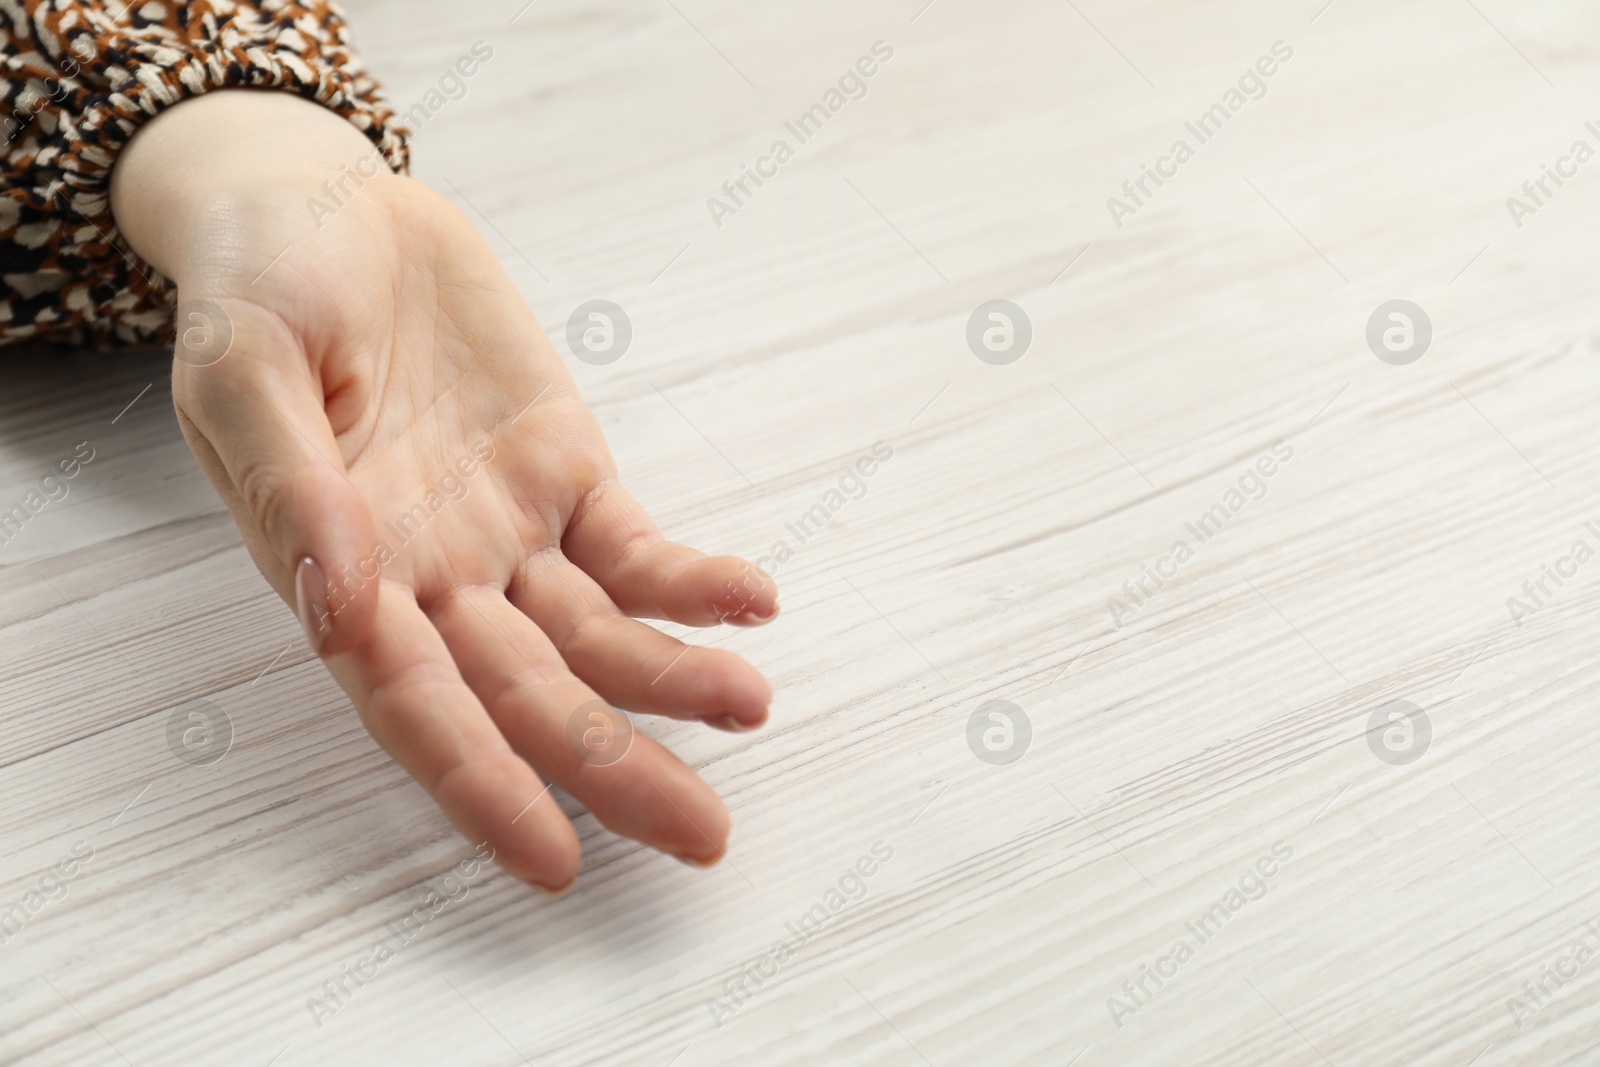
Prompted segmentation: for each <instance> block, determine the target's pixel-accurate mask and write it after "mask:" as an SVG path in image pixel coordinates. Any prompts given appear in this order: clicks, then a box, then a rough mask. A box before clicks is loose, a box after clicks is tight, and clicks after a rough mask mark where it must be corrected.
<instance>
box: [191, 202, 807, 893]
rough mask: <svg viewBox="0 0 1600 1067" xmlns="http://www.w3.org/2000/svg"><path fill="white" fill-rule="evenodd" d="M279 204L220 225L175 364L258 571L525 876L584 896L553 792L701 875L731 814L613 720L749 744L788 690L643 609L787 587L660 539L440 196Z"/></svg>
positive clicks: (209, 242)
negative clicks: (747, 732)
mask: <svg viewBox="0 0 1600 1067" xmlns="http://www.w3.org/2000/svg"><path fill="white" fill-rule="evenodd" d="M281 201H282V202H281V203H276V202H274V200H273V198H272V197H270V196H256V197H251V198H248V199H239V200H236V201H234V202H232V203H229V204H226V205H224V206H223V207H222V208H221V209H219V210H217V211H215V212H213V213H212V215H211V217H210V218H209V220H208V222H207V224H206V229H205V241H204V247H205V248H206V249H207V250H208V251H207V252H206V254H205V256H204V258H203V265H202V266H201V267H200V268H198V269H191V270H189V271H188V273H187V277H185V278H184V279H182V282H183V285H182V289H181V291H180V294H179V295H180V306H179V317H178V324H177V325H178V329H179V342H178V345H177V359H176V360H175V362H174V373H173V393H174V398H175V401H176V406H177V409H178V413H179V417H180V422H181V424H182V426H183V429H184V433H185V436H186V437H187V438H188V440H189V442H190V445H191V447H192V448H193V449H194V451H195V454H196V456H197V457H198V458H199V459H200V461H201V464H202V466H203V467H204V468H205V470H206V472H207V475H208V476H209V477H210V478H211V481H212V483H213V484H214V485H215V486H216V488H217V490H218V492H219V493H220V494H221V495H222V497H223V499H224V501H226V502H227V504H228V506H229V508H230V509H231V510H232V512H233V514H234V517H235V519H236V520H237V521H238V524H239V528H240V530H241V531H242V532H243V534H244V537H245V540H246V543H247V544H248V546H249V548H250V551H251V554H252V556H253V557H254V559H255V561H256V563H257V565H258V566H259V567H260V568H261V571H262V573H263V574H264V575H265V576H266V577H267V580H268V581H269V582H271V583H272V584H273V586H274V587H275V588H276V589H277V590H278V592H279V593H280V594H281V595H283V597H284V598H285V599H286V600H287V601H289V602H290V603H291V604H293V605H296V607H297V610H298V611H299V612H300V615H301V619H302V622H303V623H304V624H305V625H306V626H307V630H308V634H309V636H310V637H311V639H312V642H313V645H314V646H316V647H317V648H318V650H319V652H320V653H321V654H322V655H323V656H324V657H325V658H326V661H327V664H328V667H329V669H330V670H331V671H332V673H333V675H334V676H335V677H336V678H337V679H338V681H339V683H340V684H341V685H342V686H343V687H344V689H345V691H346V692H347V693H348V694H349V695H350V697H351V699H352V700H353V701H354V703H355V705H356V707H357V709H358V710H359V711H360V713H361V716H362V719H363V721H364V722H365V723H366V725H367V728H368V729H369V730H370V731H371V732H372V734H373V736H374V737H375V738H376V739H377V740H378V742H379V743H380V744H382V745H383V747H384V748H385V749H387V750H388V751H389V752H390V753H391V754H392V755H393V756H394V758H395V759H396V760H397V761H399V762H400V763H401V764H402V765H403V766H404V767H405V768H406V770H407V771H409V772H410V773H411V774H412V775H413V776H414V777H415V778H416V779H417V780H418V781H419V782H420V783H421V784H422V785H423V786H424V787H425V788H426V789H427V790H428V792H429V793H430V794H431V795H432V796H433V797H434V799H435V800H436V801H437V802H438V803H439V805H440V806H441V807H442V808H443V809H444V811H445V812H446V813H447V814H448V815H449V817H450V819H451V820H452V821H453V822H454V823H455V825H456V827H457V828H458V829H459V830H460V831H461V832H462V833H463V834H465V835H466V836H467V837H468V838H469V839H470V840H472V841H473V842H474V843H476V842H487V843H488V845H489V846H490V847H491V848H493V849H494V851H495V854H496V858H497V859H498V861H499V862H500V863H501V864H502V865H503V866H505V867H506V868H507V869H508V870H510V871H512V872H513V873H515V874H517V875H518V876H520V877H523V878H525V879H528V880H529V881H533V882H535V883H538V884H540V885H542V886H545V887H546V888H550V889H556V890H559V889H561V888H564V887H565V886H566V885H567V884H569V883H570V882H571V881H572V879H573V877H574V875H575V872H576V870H577V865H578V860H579V847H578V841H577V836H576V834H575V833H574V832H573V829H572V826H571V825H570V824H569V823H568V821H567V819H566V818H565V816H564V815H563V814H562V812H561V811H560V809H559V808H558V806H557V805H556V803H555V801H554V799H553V798H551V797H550V795H549V792H548V789H549V786H551V785H554V786H557V787H559V788H561V789H563V790H565V791H566V792H568V793H569V794H571V795H573V796H574V797H576V798H578V799H579V800H580V801H581V802H583V803H584V804H585V805H587V806H588V808H589V809H590V810H591V811H592V812H594V814H595V815H596V816H597V817H598V818H599V819H600V821H601V822H602V823H604V824H605V825H606V826H608V827H609V828H611V829H612V830H614V831H615V832H617V833H620V834H624V835H627V836H629V837H633V838H637V839H638V840H640V841H644V842H646V843H648V844H650V845H653V846H655V847H656V848H659V849H661V850H663V851H666V852H670V853H672V854H674V855H677V856H679V857H680V858H684V859H686V860H689V861H690V862H696V863H710V862H714V861H715V860H716V859H717V858H718V857H719V856H720V855H721V854H722V851H723V848H724V846H725V842H726V836H727V831H728V816H727V812H726V810H725V809H724V807H723V805H722V803H721V801H720V800H719V799H718V798H717V796H716V794H715V793H714V792H713V791H712V790H711V789H710V788H709V787H708V786H706V785H705V783H703V782H702V781H701V780H700V779H699V778H698V777H697V776H696V775H695V774H694V772H693V771H691V770H690V769H689V768H688V767H686V766H685V765H684V764H683V763H682V762H680V761H679V760H678V759H677V758H676V757H674V756H673V755H672V754H671V753H669V752H668V751H667V750H666V749H665V748H663V747H661V746H660V745H658V744H656V743H655V742H653V741H651V740H650V739H649V738H647V737H644V736H642V735H638V736H635V735H632V733H631V730H630V729H629V727H628V725H627V721H626V719H625V717H623V716H619V715H618V714H617V713H616V712H615V711H614V710H612V707H613V706H614V707H618V708H625V709H628V710H633V711H643V712H654V713H659V714H664V715H670V716H673V717H675V718H685V719H687V718H698V719H704V720H706V721H708V722H710V723H711V724H712V725H716V726H720V727H722V728H725V729H749V728H753V727H755V726H758V725H760V724H761V723H762V721H764V719H765V717H766V709H767V704H768V701H769V700H770V697H771V690H770V688H769V686H768V685H767V682H766V681H765V680H764V679H763V678H762V676H761V675H760V674H759V673H758V672H757V671H756V670H755V669H754V668H753V667H751V666H750V665H749V664H747V663H746V662H744V661H743V660H742V659H740V658H739V657H737V656H735V655H733V654H732V653H729V652H725V651H721V650H714V649H704V648H694V647H689V646H686V645H683V644H681V643H680V642H678V641H677V640H675V639H673V638H671V637H668V636H667V635H665V634H663V633H661V632H660V631H659V630H657V629H655V628H654V627H651V626H648V625H646V624H644V623H641V622H638V621H636V619H635V618H632V617H631V616H640V617H652V618H665V619H672V620H675V621H677V622H680V623H686V624H690V625H711V624H715V623H717V622H721V621H729V622H733V623H736V624H745V625H752V624H758V623H761V622H765V621H769V620H770V619H771V618H772V617H773V616H774V615H775V614H776V611H777V602H776V589H775V587H774V585H773V583H772V582H771V580H770V579H769V578H767V577H766V576H765V575H763V574H762V573H761V572H760V571H759V570H757V569H756V568H754V567H752V566H750V565H749V564H747V563H744V562H743V561H741V560H738V559H735V558H731V557H717V558H712V557H706V556H704V555H703V554H701V553H699V552H697V551H694V550H692V549H690V548H686V547H684V546H682V545H679V544H675V543H672V542H669V541H666V540H664V539H663V538H662V536H661V534H660V532H659V530H658V529H657V528H656V526H655V524H654V523H653V522H652V521H651V520H650V518H649V517H648V516H647V515H646V514H645V512H644V510H643V509H642V508H641V507H640V505H639V504H638V502H637V501H635V500H634V499H633V497H632V496H630V495H629V494H628V492H627V491H626V490H624V489H623V488H622V486H621V485H620V484H619V483H618V481H617V473H616V468H615V465H614V463H613V461H612V459H611V456H610V453H609V452H608V450H607V448H606V445H605V442H604V440H603V439H602V437H601V434H600V431H599V428H598V426H597V424H596V422H595V420H594V418H593V416H592V415H591V414H590V412H589V410H588V409H587V408H586V407H585V406H584V404H583V402H582V400H581V399H580V398H579V396H578V393H577V389H576V387H575V386H574V385H573V382H572V380H571V378H570V377H569V376H568V375H567V373H566V370H565V368H564V367H563V366H562V364H561V359H560V356H559V355H558V354H557V353H556V351H555V349H554V347H553V346H552V345H551V343H550V341H549V339H548V338H547V337H546V336H545V334H544V332H543V330H542V329H541V328H540V326H539V323H538V322H537V320H536V319H535V318H534V315H533V313H532V311H531V310H529V308H528V307H527V305H526V303H525V302H524V301H523V300H522V298H521V297H520V296H519V294H518V293H517V291H516V289H515V288H514V286H513V285H512V284H511V282H510V280H509V278H507V276H506V274H505V272H504V271H503V270H502V269H501V267H500V265H499V263H498V262H497V261H496V259H495V257H494V255H493V254H492V252H491V251H490V249H489V248H488V247H487V246H486V245H485V243H484V242H483V240H482V239H481V238H480V237H479V235H478V233H477V232H476V230H475V229H474V228H473V227H472V226H471V224H470V223H469V222H468V221H467V220H466V219H465V218H464V217H463V216H462V215H461V214H460V213H459V212H458V211H456V210H455V208H454V207H453V206H452V205H451V204H450V203H449V202H448V201H447V200H445V199H444V198H443V197H441V196H439V195H438V194H436V193H434V192H433V191H432V190H430V189H428V188H426V187H425V186H423V185H421V184H420V183H417V182H413V181H411V180H409V179H405V178H396V177H392V176H386V177H385V178H384V179H383V180H381V181H372V182H369V183H368V184H367V185H366V186H365V187H363V188H361V189H360V190H359V193H358V194H357V195H356V196H354V197H353V198H351V199H349V200H348V201H346V202H345V203H344V204H343V206H341V207H340V208H339V210H338V211H337V212H335V213H334V214H333V215H331V216H328V217H324V218H322V219H320V220H319V225H317V226H316V227H312V226H310V225H309V224H308V223H307V215H306V211H305V202H304V198H303V196H287V195H286V196H284V197H282V198H281ZM285 242H288V244H289V247H288V249H287V250H286V251H285V250H283V245H284V244H285ZM280 252H281V253H282V254H281V255H280ZM274 257H277V258H276V260H275V258H274ZM269 264H270V265H269ZM263 268H265V270H264V272H263ZM224 353H225V354H224ZM608 705H609V706H608Z"/></svg>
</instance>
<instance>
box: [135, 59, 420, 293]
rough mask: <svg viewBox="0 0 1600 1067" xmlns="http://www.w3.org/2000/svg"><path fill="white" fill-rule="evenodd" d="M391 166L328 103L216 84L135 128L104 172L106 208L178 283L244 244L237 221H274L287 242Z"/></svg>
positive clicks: (248, 224)
mask: <svg viewBox="0 0 1600 1067" xmlns="http://www.w3.org/2000/svg"><path fill="white" fill-rule="evenodd" d="M393 177H394V174H393V173H392V172H391V171H390V170H389V166H388V164H387V162H386V161H385V160H384V158H383V155H382V153H381V152H380V150H379V149H378V148H377V146H376V145H374V144H373V143H372V141H370V140H368V139H367V137H366V136H365V135H364V134H363V133H362V132H361V131H360V130H358V129H356V127H355V126H354V125H352V124H351V123H350V122H348V121H346V120H345V119H343V118H341V117H340V116H339V115H337V114H335V113H333V112H332V111H329V110H328V109H326V108H324V107H322V106H320V105H318V104H315V103H313V102H311V101H308V100H304V99H302V98H300V97H297V96H294V95H292V94H289V93H284V92H272V91H250V90H222V91H217V92H212V93H207V94H204V95H202V96H198V97H194V98H192V99H189V100H185V101H183V102H182V103H179V104H176V105H174V106H173V107H170V108H168V109H167V110H165V111H163V112H162V113H161V114H159V115H157V116H156V117H155V118H154V119H152V120H150V122H149V123H147V124H146V125H145V126H143V127H142V128H141V129H140V130H139V131H138V132H137V133H135V134H134V136H133V137H132V138H131V139H130V140H129V142H128V143H127V145H125V146H124V147H123V149H122V152H121V154H120V155H119V157H118V160H117V163H116V167H115V169H114V170H113V171H112V174H111V211H112V216H113V217H114V218H115V220H116V223H117V227H118V229H119V230H120V231H121V232H122V235H123V238H124V239H125V240H126V241H127V242H128V245H129V246H130V247H131V248H132V249H133V250H134V251H135V252H136V253H138V254H139V255H140V256H141V257H142V258H143V259H145V260H146V261H147V262H149V263H150V264H151V265H152V266H154V267H155V268H156V269H157V270H159V271H160V272H161V273H162V274H164V275H166V276H167V277H169V278H171V279H173V280H174V281H176V282H177V283H178V284H179V286H180V287H181V286H183V285H184V284H185V280H186V278H187V277H189V276H190V275H191V274H192V273H194V271H195V270H197V269H198V268H200V267H201V266H202V265H214V264H216V263H217V260H218V257H219V255H221V256H224V257H225V256H227V255H228V254H230V253H232V252H235V251H238V250H239V248H240V246H241V244H243V245H248V244H250V242H240V241H238V240H236V239H235V237H236V236H237V235H239V234H240V233H241V231H249V230H252V229H254V228H257V227H264V226H265V227H271V228H273V229H274V230H278V231H281V232H282V237H283V240H284V242H286V243H287V242H289V241H292V240H294V239H295V238H296V237H298V236H300V235H301V231H309V230H312V229H315V228H317V227H318V226H320V219H319V217H318V212H319V210H328V211H330V212H331V210H332V209H333V208H335V207H336V206H338V205H340V204H342V203H344V202H345V200H346V198H348V197H350V196H353V195H355V193H356V191H357V190H359V188H360V186H361V185H364V184H365V183H367V182H369V181H379V180H384V179H389V178H393ZM237 266H239V267H240V269H249V267H250V265H249V264H246V263H239V264H237ZM256 269H259V266H258V267H257V268H256Z"/></svg>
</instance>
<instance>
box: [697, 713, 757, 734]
mask: <svg viewBox="0 0 1600 1067" xmlns="http://www.w3.org/2000/svg"><path fill="white" fill-rule="evenodd" d="M766 721H767V717H766V715H762V716H761V718H760V719H759V720H757V721H756V722H740V721H739V720H738V719H736V718H734V717H733V716H732V715H722V716H719V717H718V718H715V719H707V720H706V725H707V726H713V727H715V728H716V729H718V730H726V731H728V732H729V733H730V734H747V733H749V732H750V731H751V730H759V729H760V728H761V724H762V723H764V722H766Z"/></svg>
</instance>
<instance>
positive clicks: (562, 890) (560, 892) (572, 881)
mask: <svg viewBox="0 0 1600 1067" xmlns="http://www.w3.org/2000/svg"><path fill="white" fill-rule="evenodd" d="M533 884H534V885H536V886H538V887H539V888H540V889H543V890H544V891H545V892H546V893H549V894H550V895H551V896H553V897H559V896H564V895H565V894H566V892H567V890H569V889H571V888H572V887H573V886H575V885H577V884H578V876H577V875H573V876H572V877H571V878H568V879H567V884H566V885H563V886H558V887H556V888H555V889H552V888H550V887H549V886H547V885H545V884H544V883H543V882H535V883H533Z"/></svg>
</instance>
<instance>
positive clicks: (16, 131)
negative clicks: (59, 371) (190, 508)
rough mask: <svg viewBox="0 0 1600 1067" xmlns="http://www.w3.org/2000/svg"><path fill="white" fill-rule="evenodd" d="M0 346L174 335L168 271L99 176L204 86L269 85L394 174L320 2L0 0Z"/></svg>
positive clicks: (396, 152)
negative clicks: (123, 226) (132, 238)
mask: <svg viewBox="0 0 1600 1067" xmlns="http://www.w3.org/2000/svg"><path fill="white" fill-rule="evenodd" d="M0 59H3V61H4V64H5V72H6V80H5V89H4V97H3V98H0V102H3V110H0V130H3V131H4V134H5V162H4V166H3V167H0V281H3V282H4V288H3V289H0V294H3V295H0V344H3V343H6V342H9V341H16V340H19V339H21V338H25V337H40V338H49V339H59V340H63V341H70V342H74V343H84V342H92V343H95V344H99V345H103V346H117V345H140V344H144V345H148V344H167V343H170V342H171V340H172V324H171V314H172V308H171V305H172V294H173V285H172V283H171V282H170V281H169V280H168V279H166V278H163V277H162V276H161V275H160V274H158V273H157V272H156V271H155V269H154V268H152V267H151V266H150V265H149V264H147V263H144V262H143V261H141V260H140V259H139V257H138V256H136V255H135V254H134V252H133V251H132V249H130V248H128V246H127V243H126V242H125V241H123V240H122V238H121V236H120V235H119V234H118V232H117V227H116V223H115V222H114V221H113V220H112V218H111V196H110V189H109V182H110V177H111V167H112V164H113V163H115V162H116V159H117V153H118V151H119V150H120V149H121V148H122V146H123V145H124V144H126V143H127V142H128V138H130V137H132V136H133V134H134V131H136V130H138V129H139V127H140V126H141V125H142V124H143V123H145V122H148V121H149V120H150V119H151V118H153V117H155V116H156V115H158V114H160V113H161V111H162V109H164V108H167V107H171V106H172V105H173V104H176V103H179V102H180V101H182V100H185V99H188V98H189V97H192V96H196V95H198V94H200V93H205V92H209V91H211V90H213V89H224V88H235V87H237V88H255V89H280V90H285V91H287V92H292V93H297V94H299V95H300V96H302V97H304V98H306V99H307V100H313V101H316V102H317V103H319V104H321V105H323V106H324V107H327V108H329V109H331V110H333V111H334V112H336V113H338V114H339V115H342V116H344V117H345V118H346V119H348V120H349V121H350V122H352V123H354V124H355V126H356V128H357V129H360V130H361V131H362V132H363V133H365V134H366V135H367V136H368V137H369V138H371V140H372V141H373V143H374V144H376V145H377V146H378V148H379V149H380V150H381V151H382V152H383V154H384V157H385V158H386V159H387V160H388V163H389V165H390V166H391V167H393V168H394V169H395V170H397V171H403V170H404V169H405V166H406V148H405V140H404V131H403V130H402V129H401V128H400V127H399V126H398V124H397V123H396V122H395V120H394V115H393V111H392V110H391V108H390V107H389V105H388V104H387V102H386V101H385V99H384V97H383V94H382V91H381V89H380V88H379V87H378V85H377V83H376V82H375V81H373V80H372V78H371V77H370V76H369V75H368V74H367V72H366V70H365V69H364V68H363V66H362V64H361V61H360V59H359V58H357V56H356V55H355V53H354V52H353V51H352V50H351V47H350V44H349V41H348V38H347V34H346V30H345V24H344V20H343V18H342V17H341V15H340V12H339V9H338V8H337V7H336V6H335V5H334V4H332V3H326V2H318V0H304V2H292V0H131V2H128V3H124V0H0Z"/></svg>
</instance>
